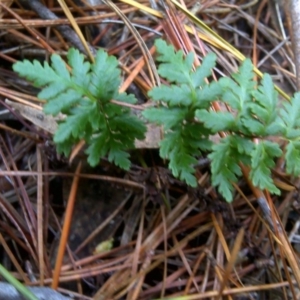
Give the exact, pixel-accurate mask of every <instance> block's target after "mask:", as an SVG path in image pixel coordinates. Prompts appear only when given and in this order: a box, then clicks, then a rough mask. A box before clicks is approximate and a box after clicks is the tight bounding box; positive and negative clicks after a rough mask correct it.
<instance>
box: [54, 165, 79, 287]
mask: <svg viewBox="0 0 300 300" xmlns="http://www.w3.org/2000/svg"><path fill="white" fill-rule="evenodd" d="M80 170H81V162H79V164H78V166H77V168H76V171H75V174H74V179H73V182H72V187H71V192H70V195H69V199H68V204H67V209H66V215H65V220H64V226H63V230H62V232H61V238H60V243H59V247H58V254H57V258H56V264H55V269H54V272H53V281H52V288H53V289H57V286H58V280H59V274H60V269H61V266H62V262H63V258H64V252H65V248H66V244H67V240H68V235H69V231H70V226H71V219H72V214H73V209H74V204H75V196H76V192H77V187H78V182H79V176H78V175H79V173H80Z"/></svg>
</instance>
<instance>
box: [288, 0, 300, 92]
mask: <svg viewBox="0 0 300 300" xmlns="http://www.w3.org/2000/svg"><path fill="white" fill-rule="evenodd" d="M285 5H286V6H287V8H288V10H289V15H290V21H291V22H290V24H289V25H290V26H289V27H290V35H291V38H292V45H293V50H294V61H295V69H296V85H297V90H298V91H299V90H300V34H299V28H300V1H299V0H288V1H286V3H285Z"/></svg>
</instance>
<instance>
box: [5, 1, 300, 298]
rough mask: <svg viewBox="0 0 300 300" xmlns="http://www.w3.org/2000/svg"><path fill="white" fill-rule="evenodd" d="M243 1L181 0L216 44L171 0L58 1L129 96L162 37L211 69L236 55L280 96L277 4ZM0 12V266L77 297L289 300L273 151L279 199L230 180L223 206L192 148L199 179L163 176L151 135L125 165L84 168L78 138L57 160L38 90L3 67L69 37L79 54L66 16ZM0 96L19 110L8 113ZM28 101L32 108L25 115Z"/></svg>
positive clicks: (286, 180)
mask: <svg viewBox="0 0 300 300" xmlns="http://www.w3.org/2000/svg"><path fill="white" fill-rule="evenodd" d="M87 2H88V1H87ZM256 2H257V1H244V2H243V1H240V2H236V3H233V2H230V3H229V1H228V2H226V1H224V2H221V1H213V2H211V1H199V2H197V1H185V5H186V6H187V9H188V10H189V11H190V12H191V13H192V14H193V15H195V16H197V17H198V18H200V19H201V20H203V21H204V22H205V23H206V24H207V26H209V28H211V29H212V30H213V32H215V33H218V34H219V35H220V36H221V37H222V38H223V39H224V40H220V39H219V40H218V39H217V38H216V37H215V36H214V34H213V33H212V32H210V31H208V29H207V28H205V27H200V25H198V26H196V25H195V23H192V22H190V21H188V19H187V16H186V13H185V12H184V11H182V9H181V8H182V6H183V7H184V5H183V4H184V2H182V4H181V6H180V5H173V4H172V1H163V2H160V3H156V2H155V1H139V4H140V5H141V6H140V7H138V5H137V3H136V2H132V3H131V2H130V3H129V4H127V3H126V2H125V1H124V2H123V1H117V2H116V3H114V2H110V1H103V3H101V4H99V5H97V6H95V7H94V9H92V7H91V5H87V3H86V4H85V5H78V3H77V5H75V4H74V3H73V1H69V2H68V3H69V7H70V11H71V14H72V15H73V16H74V17H75V18H76V22H77V24H78V25H79V26H80V29H81V30H82V32H83V34H84V36H85V39H86V40H87V41H88V42H89V43H90V45H92V46H93V47H95V48H97V47H99V46H101V47H104V48H105V49H106V50H108V53H109V54H112V55H116V56H117V57H118V60H119V62H120V65H121V66H122V70H123V76H124V79H123V83H122V86H121V87H120V90H123V91H125V90H130V91H131V92H134V93H135V95H136V96H137V98H138V99H139V101H140V104H141V103H143V102H145V100H147V97H146V96H145V95H146V92H147V91H148V90H149V88H150V87H151V86H152V85H153V84H155V80H156V74H155V68H154V67H153V66H151V59H150V58H151V57H152V56H155V53H154V49H153V47H152V46H153V42H154V39H155V38H157V37H159V36H161V35H162V36H163V37H164V39H166V40H167V41H168V42H169V43H171V44H173V45H174V46H175V47H176V48H177V49H180V48H182V49H188V50H191V49H194V51H195V52H196V53H197V54H198V55H199V56H200V57H203V52H207V51H211V50H212V51H214V52H215V53H216V54H217V56H218V72H219V73H218V74H219V75H218V76H222V75H223V74H225V75H229V74H230V73H232V72H233V71H235V70H236V68H237V66H238V65H239V61H238V59H241V58H242V56H241V55H242V54H241V53H243V55H245V56H246V57H251V58H252V61H253V63H254V64H255V65H257V67H258V68H259V69H260V70H261V71H264V72H268V73H269V74H271V75H272V78H273V80H274V82H275V83H276V84H277V85H278V86H280V87H281V88H282V89H283V90H284V92H285V93H286V94H292V93H293V92H294V91H295V89H296V80H295V76H294V75H293V74H292V72H293V71H292V68H291V61H292V45H291V43H290V42H288V41H286V40H285V36H284V34H283V33H285V34H287V35H289V31H288V24H287V21H286V19H288V14H289V12H288V10H285V7H284V6H280V2H276V3H278V5H279V6H278V7H277V4H276V5H274V3H273V1H262V2H261V3H256ZM162 3H163V4H165V6H164V5H162ZM199 3H200V5H199ZM155 4H157V6H156V5H155ZM9 5H10V3H8V7H9ZM39 5H40V6H39ZM1 9H2V14H3V19H1V20H0V28H1V32H2V52H1V60H2V64H1V71H2V72H1V74H2V76H1V79H0V80H1V81H0V82H1V87H0V94H1V103H2V105H3V108H2V114H1V128H2V132H1V136H0V143H1V148H0V155H1V177H0V180H1V181H0V183H1V197H0V211H1V219H0V226H1V235H0V239H1V244H2V249H1V252H2V260H1V264H2V265H3V266H4V267H5V268H6V269H7V270H9V271H11V272H12V274H13V275H14V276H15V277H16V278H18V279H19V280H20V281H21V282H23V283H25V284H26V285H35V286H38V285H46V286H50V287H52V288H54V289H58V291H60V292H62V293H64V294H65V295H66V296H68V297H70V296H72V295H74V297H75V298H76V297H77V299H163V298H172V299H208V298H211V299H218V298H219V299H221V298H224V299H226V298H228V299H270V298H272V299H273V298H274V299H298V297H299V295H298V293H299V290H298V287H299V252H298V251H300V250H298V249H299V245H298V243H299V234H298V226H299V199H298V191H297V189H298V180H297V179H293V178H290V177H288V176H287V175H286V174H285V173H283V172H282V169H281V161H280V160H279V161H278V163H277V165H276V169H274V172H273V177H274V179H275V181H276V185H277V187H278V188H280V189H281V192H282V194H281V196H271V195H269V194H268V193H264V194H262V195H263V196H264V197H262V195H261V194H259V192H260V191H257V190H253V187H251V184H249V182H247V180H241V181H240V182H239V184H238V186H236V195H235V199H234V201H233V202H232V203H226V202H225V201H224V200H223V199H221V197H220V196H219V195H218V194H217V193H216V191H215V190H214V188H213V187H212V186H211V182H210V172H209V161H208V160H207V159H205V158H199V163H198V166H197V168H196V176H197V179H198V184H199V186H198V188H196V189H191V188H189V187H187V186H186V185H184V184H183V183H181V182H180V181H178V180H177V179H175V178H173V177H172V176H171V173H170V171H168V169H167V163H166V162H164V161H162V160H161V159H160V158H159V155H158V153H157V151H158V150H156V149H151V148H155V147H154V145H153V144H151V137H150V142H149V141H148V144H147V145H141V146H140V148H141V149H139V150H135V151H132V152H131V161H132V167H131V170H130V171H129V172H124V171H120V170H119V169H118V168H116V167H114V166H113V165H111V164H110V163H109V162H107V161H106V160H102V161H101V163H100V165H99V166H98V167H97V168H96V169H91V168H89V167H87V166H86V162H85V160H86V158H85V155H84V154H83V151H82V147H80V146H77V147H75V148H74V151H73V153H72V154H74V157H75V158H74V159H73V161H72V163H71V164H70V163H69V160H68V158H65V157H61V156H59V155H58V154H57V153H56V151H55V147H54V145H53V144H52V142H51V140H52V135H51V132H50V130H49V129H48V127H46V126H45V123H46V122H48V119H47V117H46V116H45V115H43V114H42V113H41V111H40V103H39V102H37V99H36V94H37V90H36V89H35V88H34V87H32V86H31V85H30V84H28V83H27V82H26V81H24V80H22V79H20V78H18V77H17V76H16V74H15V73H13V72H12V71H11V70H12V69H11V64H12V63H13V62H14V61H15V60H18V59H23V58H27V59H34V58H35V59H38V60H40V61H44V60H45V59H47V58H48V56H49V54H51V53H53V52H56V53H59V54H64V53H66V50H67V47H68V46H71V45H72V46H74V43H75V47H77V48H78V49H80V50H82V51H85V50H84V48H83V47H82V44H81V43H78V35H77V34H76V30H73V29H72V27H71V26H70V23H71V24H72V20H71V18H70V17H69V20H68V18H67V17H66V16H65V14H64V12H63V11H62V9H61V8H60V7H59V6H55V4H54V2H53V1H48V2H47V5H46V6H44V5H42V6H41V3H40V2H38V1H31V3H29V2H27V1H20V2H17V1H15V2H14V3H13V4H11V6H10V10H8V11H7V10H5V8H4V6H3V5H1ZM34 10H36V11H37V13H36V12H35V11H34ZM51 12H52V13H54V14H55V15H56V16H57V17H58V18H57V19H54V17H53V15H52V14H51ZM122 12H123V13H124V14H125V16H126V18H124V16H123V15H122ZM38 14H39V15H38ZM163 14H164V18H162V15H163ZM271 16H275V17H274V18H271ZM44 19H52V20H48V21H45V20H44ZM21 20H22V22H21ZM257 20H258V21H257ZM274 20H275V21H274ZM281 22H283V23H282V24H283V27H281V26H280V24H281ZM193 26H195V27H193ZM174 28H175V29H174ZM70 30H71V31H70ZM195 30H198V32H199V33H200V34H199V36H197V37H196V36H195ZM187 31H188V32H189V33H188V34H187V33H186V32H187ZM66 32H67V33H66ZM37 35H39V37H40V38H39V39H38V40H37V39H36V36H37ZM70 37H71V38H73V39H72V40H69V39H68V38H70ZM76 37H77V39H76ZM225 41H227V42H228V43H229V45H231V47H232V48H230V47H229V46H228V44H226V43H225ZM71 43H73V44H71ZM255 45H256V47H255ZM146 46H147V47H148V49H149V52H147V48H146ZM253 49H255V50H254V51H253ZM238 50H239V51H240V52H241V53H240V52H238ZM143 51H144V52H143ZM143 55H144V56H143ZM143 57H146V59H143ZM287 70H289V71H287ZM283 96H284V95H283ZM5 99H9V100H11V101H17V102H19V103H21V104H22V105H23V106H21V107H18V108H15V109H12V108H11V107H13V106H10V105H9V104H7V102H5ZM282 101H285V100H282ZM29 105H31V106H32V107H33V108H34V110H33V111H31V113H28V112H25V111H26V108H28V106H29ZM222 109H224V108H222ZM39 121H40V123H38V122H39ZM47 129H48V130H47ZM214 139H215V140H216V142H218V139H219V138H214ZM154 142H157V141H154ZM154 142H153V143H154ZM145 148H149V149H145ZM80 161H82V163H83V165H82V166H81V163H80ZM75 173H77V176H74V174H75ZM246 178H247V177H246ZM262 198H264V199H265V200H267V201H268V202H262ZM73 201H74V202H75V204H74V209H72V207H70V203H72V202H73ZM66 202H68V205H66ZM63 220H64V221H63ZM66 224H70V232H69V233H68V234H67V235H66V231H64V229H65V227H67V226H66ZM62 226H63V227H64V229H63V233H62V234H60V232H61V227H62ZM67 239H68V244H69V248H67V249H66V251H65V250H64V248H65V247H64V244H65V242H66V240H67ZM59 258H61V260H62V262H61V263H62V266H61V267H60V263H59V262H58V261H59ZM293 259H294V260H293ZM293 262H295V263H294V264H293Z"/></svg>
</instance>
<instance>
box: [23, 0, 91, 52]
mask: <svg viewBox="0 0 300 300" xmlns="http://www.w3.org/2000/svg"><path fill="white" fill-rule="evenodd" d="M21 2H26V3H27V4H28V5H29V6H30V7H31V8H32V9H33V10H34V11H35V12H36V13H37V14H38V15H39V16H40V17H41V18H43V19H50V20H57V19H59V18H58V17H57V16H56V14H54V13H53V12H52V11H51V10H50V9H48V8H47V7H46V6H45V5H43V4H42V3H41V2H39V1H37V0H26V1H25V0H23V1H21ZM57 29H58V31H59V32H60V33H61V35H62V36H63V37H64V38H65V39H66V40H68V41H69V42H70V43H71V44H73V45H74V46H75V47H76V48H78V49H79V50H80V52H82V53H86V50H85V48H84V46H83V44H82V42H81V40H80V39H79V37H78V35H77V34H76V33H75V32H74V31H73V30H72V29H71V28H70V27H69V26H67V25H59V26H57ZM89 48H90V50H91V51H92V53H93V55H95V54H96V50H95V49H94V48H93V47H91V46H90V45H89Z"/></svg>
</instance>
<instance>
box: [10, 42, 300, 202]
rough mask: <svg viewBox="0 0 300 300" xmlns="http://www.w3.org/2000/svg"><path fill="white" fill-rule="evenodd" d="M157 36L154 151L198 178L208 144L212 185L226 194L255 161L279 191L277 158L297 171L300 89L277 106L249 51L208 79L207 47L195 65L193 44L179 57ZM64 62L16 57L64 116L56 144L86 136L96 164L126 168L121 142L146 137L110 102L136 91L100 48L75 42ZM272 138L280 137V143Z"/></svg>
mask: <svg viewBox="0 0 300 300" xmlns="http://www.w3.org/2000/svg"><path fill="white" fill-rule="evenodd" d="M155 44H156V49H157V53H158V57H157V60H158V62H159V68H158V72H159V74H160V75H161V77H162V78H164V79H165V81H166V84H163V85H161V86H159V87H154V88H153V89H152V90H151V91H150V92H149V97H151V98H152V99H153V100H154V102H155V107H151V108H148V109H146V110H145V111H144V112H143V116H144V117H145V118H146V119H147V120H148V121H150V122H152V123H156V124H159V125H161V126H162V127H163V130H164V137H163V139H162V141H161V143H160V155H161V157H162V158H164V159H168V160H169V167H170V169H171V170H172V173H173V174H174V176H176V177H179V178H180V179H181V180H183V181H185V182H186V183H187V184H188V185H191V186H194V187H195V186H197V179H196V177H195V167H194V166H195V164H196V163H197V159H198V157H199V156H200V155H202V153H203V152H205V153H207V152H208V153H209V155H208V156H209V158H210V159H211V174H212V184H213V185H214V186H216V187H217V188H218V190H219V192H220V193H221V194H222V195H223V196H224V198H225V199H226V200H227V201H231V200H232V199H233V185H232V183H236V182H237V181H238V179H239V177H240V176H241V175H242V172H241V167H240V163H242V164H244V165H246V166H248V167H249V168H250V169H251V171H250V179H251V180H252V182H253V184H254V185H255V186H257V187H259V188H261V189H267V190H269V191H270V192H272V193H275V194H278V193H279V190H278V188H277V187H276V186H275V184H274V182H273V180H272V176H271V175H272V174H271V171H272V168H273V167H274V166H275V161H276V158H278V157H280V156H282V155H284V156H285V160H286V171H287V172H288V173H289V174H292V175H295V176H298V175H300V138H299V137H300V118H298V116H299V115H300V94H299V93H297V94H295V95H294V97H293V98H292V99H291V102H285V103H283V104H282V105H281V106H279V105H278V94H277V92H276V90H275V88H274V85H273V83H272V80H271V77H270V76H269V75H268V74H265V75H264V76H263V79H262V80H261V82H260V83H259V85H257V83H256V82H255V81H254V80H253V77H254V73H253V66H252V64H251V62H250V60H245V61H244V62H243V63H242V65H241V67H240V68H239V70H238V72H237V73H235V74H232V76H231V78H229V77H228V78H221V79H220V80H218V81H211V82H210V83H209V81H207V79H210V76H211V72H212V69H213V68H214V66H215V64H216V56H215V55H214V54H213V53H210V54H208V55H207V56H206V57H205V58H204V59H203V61H202V64H201V66H200V67H197V68H194V67H193V62H194V55H193V54H192V53H189V54H188V55H187V56H184V55H183V52H182V51H175V50H174V48H173V46H170V45H167V43H166V42H164V41H163V40H157V41H156V43H155ZM67 61H68V64H69V66H70V69H69V68H68V67H67V66H66V64H65V62H64V61H63V60H62V59H61V57H60V56H58V55H52V56H51V66H50V65H49V64H48V63H47V62H45V63H44V65H42V64H41V63H39V62H38V61H33V62H30V61H28V60H25V61H23V62H17V63H16V64H14V66H13V69H14V70H15V71H16V72H17V73H19V75H20V76H22V77H25V78H27V79H28V80H29V81H31V82H33V83H34V85H35V86H36V87H40V88H42V90H41V92H40V93H39V95H38V97H39V98H41V99H45V100H47V103H46V105H45V106H44V111H45V112H46V113H48V114H52V115H54V116H55V115H57V114H58V113H63V114H64V115H65V116H66V117H65V119H64V120H63V121H61V122H60V123H59V127H58V130H57V132H56V133H55V135H54V141H55V142H56V144H57V149H58V151H59V152H63V153H64V154H66V155H68V154H69V152H70V150H71V148H72V146H73V145H74V144H75V143H76V142H78V141H79V140H81V139H84V140H85V141H86V142H87V144H88V148H87V150H86V151H87V154H88V162H89V163H90V164H91V165H92V166H95V165H96V164H97V163H98V162H99V159H100V158H101V157H104V156H108V159H109V160H110V161H111V162H113V163H115V164H116V165H118V166H120V167H122V168H124V169H129V167H130V161H129V154H128V153H127V152H126V150H128V149H132V148H134V140H135V139H143V138H144V134H145V131H146V127H145V124H143V122H142V121H141V120H140V119H138V118H137V117H136V116H135V115H133V114H132V113H131V111H130V110H129V109H128V108H125V107H123V106H118V105H116V104H113V103H112V102H111V99H115V100H119V101H123V102H127V103H134V102H135V101H136V99H135V98H134V96H133V95H127V94H126V93H122V94H120V93H119V92H118V88H119V85H120V81H121V80H120V70H119V69H118V67H117V65H118V62H117V59H116V58H114V57H112V56H108V55H107V54H106V53H105V52H104V51H102V50H99V51H98V53H97V56H96V60H95V63H94V64H90V63H89V62H87V61H85V60H84V57H83V55H81V54H80V53H79V52H78V51H77V50H75V49H70V50H69V52H68V55H67ZM216 100H218V101H221V102H224V103H226V105H228V106H229V107H230V109H231V111H222V112H221V111H220V112H215V111H213V110H211V109H210V107H211V104H212V102H213V101H216ZM220 131H222V132H225V133H226V134H227V135H226V137H225V138H222V139H221V140H220V142H219V143H216V144H213V143H212V142H211V140H210V136H212V135H215V134H216V133H218V132H220ZM269 137H278V139H283V140H285V141H286V143H285V145H286V146H285V148H284V149H283V150H282V149H281V147H280V145H279V144H278V143H277V142H275V141H274V139H272V140H271V139H269ZM256 139H259V142H258V143H256V142H254V141H255V140H256Z"/></svg>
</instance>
